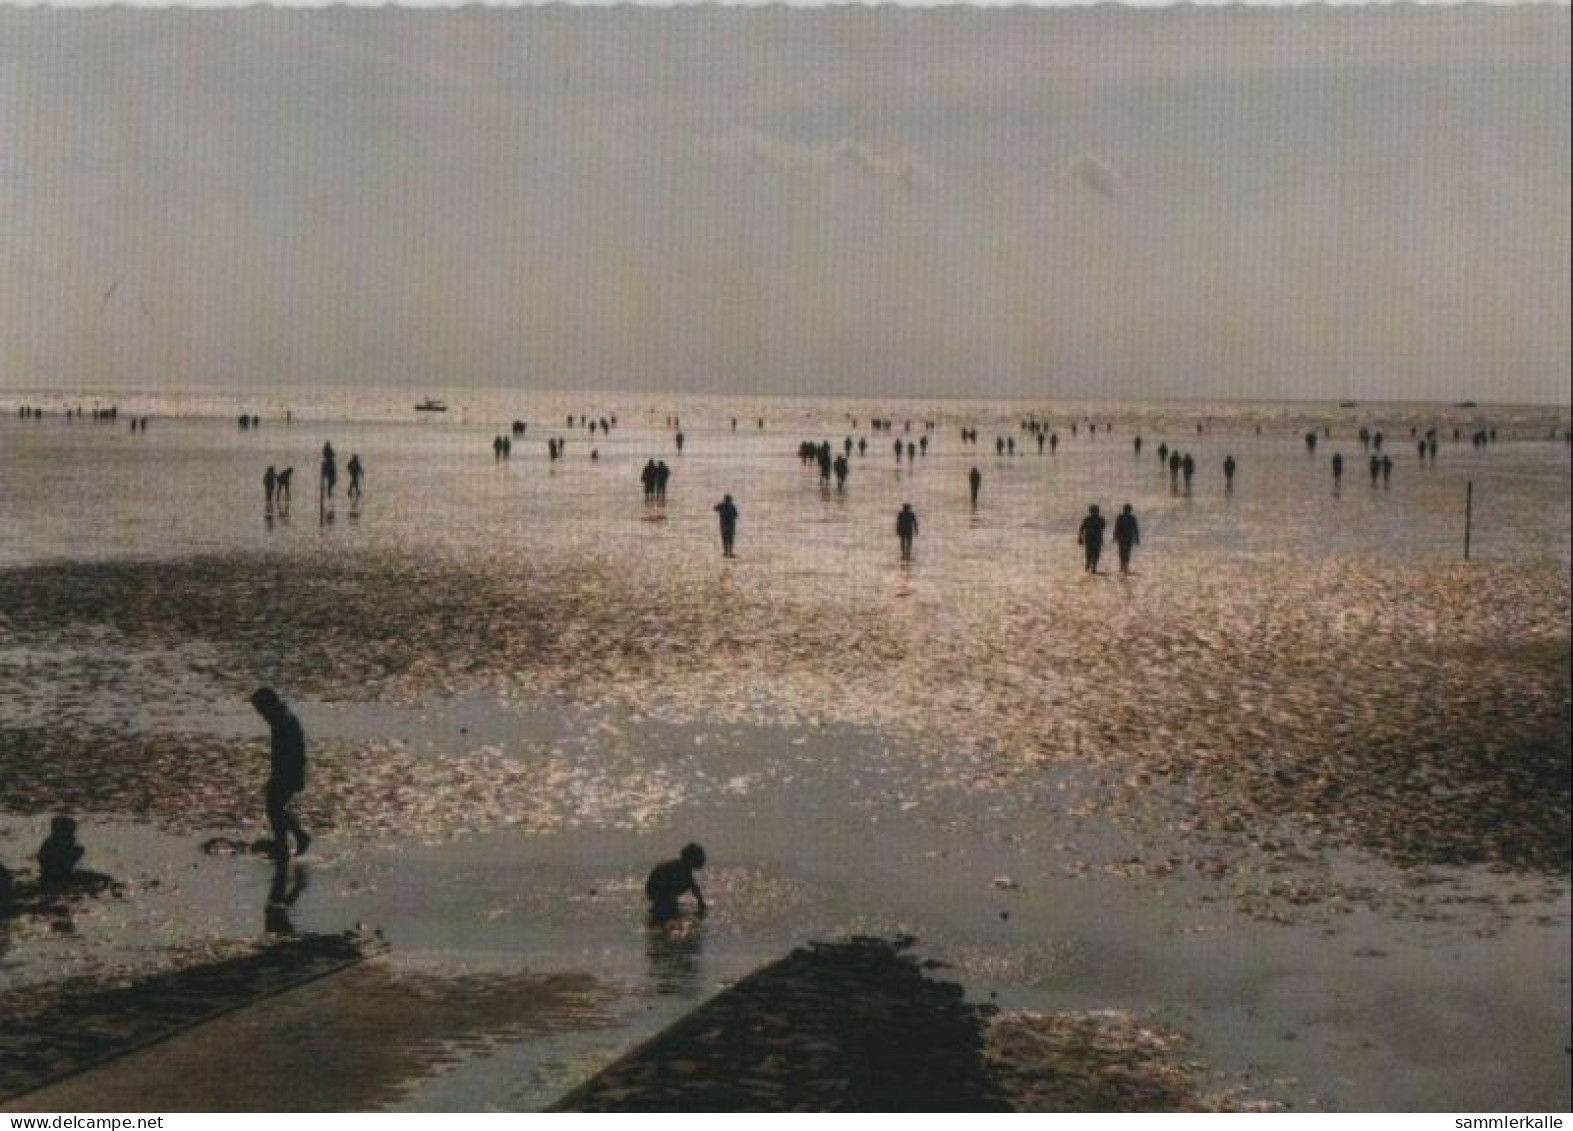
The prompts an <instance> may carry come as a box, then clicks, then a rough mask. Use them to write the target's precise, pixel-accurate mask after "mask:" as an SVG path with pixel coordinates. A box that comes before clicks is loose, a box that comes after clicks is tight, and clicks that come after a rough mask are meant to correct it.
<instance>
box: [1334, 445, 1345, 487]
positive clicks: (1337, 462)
mask: <svg viewBox="0 0 1573 1131" xmlns="http://www.w3.org/2000/svg"><path fill="white" fill-rule="evenodd" d="M1343 477H1344V453H1343V452H1334V453H1333V482H1334V483H1337V482H1338V481H1339V480H1340V479H1342V478H1343Z"/></svg>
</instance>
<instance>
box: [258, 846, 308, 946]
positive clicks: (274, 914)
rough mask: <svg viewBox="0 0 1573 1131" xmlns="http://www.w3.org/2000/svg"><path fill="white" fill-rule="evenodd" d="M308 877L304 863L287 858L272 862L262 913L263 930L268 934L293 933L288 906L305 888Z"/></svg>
mask: <svg viewBox="0 0 1573 1131" xmlns="http://www.w3.org/2000/svg"><path fill="white" fill-rule="evenodd" d="M307 879H308V875H307V871H306V866H305V865H304V864H295V863H292V862H291V861H290V860H289V859H287V858H286V859H281V860H276V861H275V862H274V864H273V882H272V884H270V885H269V886H268V902H267V906H266V907H265V908H264V910H263V913H262V924H263V930H265V931H266V932H267V933H268V934H270V935H293V934H294V933H295V924H294V923H292V922H290V917H289V912H290V908H291V907H294V906H295V901H296V900H298V899H299V898H300V896H301V893H302V892H304V891H305V890H306V881H307Z"/></svg>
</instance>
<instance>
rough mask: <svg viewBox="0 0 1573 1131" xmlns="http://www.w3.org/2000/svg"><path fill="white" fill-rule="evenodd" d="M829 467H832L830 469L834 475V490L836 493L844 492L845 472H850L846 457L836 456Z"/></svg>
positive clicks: (845, 483) (845, 484)
mask: <svg viewBox="0 0 1573 1131" xmlns="http://www.w3.org/2000/svg"><path fill="white" fill-rule="evenodd" d="M831 467H832V469H833V470H834V471H835V473H836V490H837V491H844V490H846V486H847V472H849V471H850V470H851V465H850V464H849V463H847V457H846V456H837V457H836V458H835V460H834V461H833V462H832V463H831Z"/></svg>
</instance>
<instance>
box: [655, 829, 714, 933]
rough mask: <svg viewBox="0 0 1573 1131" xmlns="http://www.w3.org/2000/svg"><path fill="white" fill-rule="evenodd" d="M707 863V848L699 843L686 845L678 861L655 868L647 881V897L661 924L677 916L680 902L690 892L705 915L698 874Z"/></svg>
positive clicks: (678, 855) (696, 906) (670, 861)
mask: <svg viewBox="0 0 1573 1131" xmlns="http://www.w3.org/2000/svg"><path fill="white" fill-rule="evenodd" d="M704 866H705V850H704V849H703V848H701V847H699V845H697V844H685V845H684V846H683V850H682V851H681V852H679V853H678V854H677V859H676V860H667V861H665V862H663V863H660V864H657V865H656V866H655V867H654V868H652V869H651V870H650V876H649V878H648V879H646V880H645V882H644V893H645V898H646V899H648V900H649V901H650V918H651V919H652V920H654V921H655V922H658V923H660V922H665V921H667V920H669V919H675V918H677V915H678V906H677V901H678V900H679V899H681V898H682V897H683V896H685V895H688V894H690V893H692V895H693V897H694V904H695V910H696V911H697V912H698V913H699V914H700V915H703V914H704V913H705V910H706V907H705V896H704V892H702V891H700V890H699V882H698V881H697V880H695V879H694V873H695V872H697V871H698V870H699V869H700V868H703V867H704Z"/></svg>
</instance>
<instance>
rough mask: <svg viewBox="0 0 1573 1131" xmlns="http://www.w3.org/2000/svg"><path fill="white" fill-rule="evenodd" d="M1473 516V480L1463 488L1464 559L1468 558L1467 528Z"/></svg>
mask: <svg viewBox="0 0 1573 1131" xmlns="http://www.w3.org/2000/svg"><path fill="white" fill-rule="evenodd" d="M1474 517H1475V481H1474V480H1473V479H1471V480H1470V481H1469V483H1468V485H1467V486H1466V487H1465V488H1464V560H1465V561H1466V562H1467V561H1468V560H1469V528H1470V525H1471V523H1472V522H1473V520H1474Z"/></svg>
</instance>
